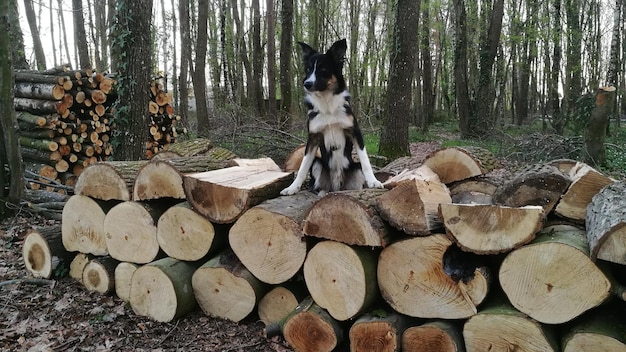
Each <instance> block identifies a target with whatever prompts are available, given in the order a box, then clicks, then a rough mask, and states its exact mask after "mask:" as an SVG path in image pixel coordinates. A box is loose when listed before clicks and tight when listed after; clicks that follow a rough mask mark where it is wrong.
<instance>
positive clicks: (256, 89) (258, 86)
mask: <svg viewBox="0 0 626 352" xmlns="http://www.w3.org/2000/svg"><path fill="white" fill-rule="evenodd" d="M238 32H239V36H240V37H241V38H242V39H241V43H240V45H241V46H242V48H243V49H245V42H244V40H243V33H242V32H241V31H239V30H238ZM251 35H252V71H251V72H250V73H251V74H252V75H251V77H252V82H251V83H252V84H251V87H250V88H251V89H250V90H249V92H248V94H249V96H248V99H250V100H251V101H252V106H253V107H254V108H255V109H256V111H257V113H258V114H259V115H261V116H264V115H265V108H264V104H263V48H262V47H261V10H260V4H259V0H252V33H251ZM244 52H245V51H244ZM247 60H248V59H247V55H246V58H243V59H242V62H243V63H244V65H245V63H246V61H247ZM248 66H249V64H248ZM248 71H249V70H248V69H246V73H248Z"/></svg>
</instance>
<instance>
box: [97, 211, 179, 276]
mask: <svg viewBox="0 0 626 352" xmlns="http://www.w3.org/2000/svg"><path fill="white" fill-rule="evenodd" d="M166 209H167V205H165V204H154V203H151V204H147V203H140V202H134V201H127V202H122V203H119V204H118V205H116V206H114V207H113V208H111V210H109V212H108V213H107V214H106V216H105V218H104V227H103V228H104V233H105V234H106V237H105V240H106V246H107V249H108V251H109V254H110V255H111V257H113V258H115V259H117V260H119V261H122V262H131V263H137V264H146V263H150V262H152V261H154V260H155V259H156V258H157V255H158V254H159V249H160V247H159V241H158V240H157V222H158V219H159V217H160V216H161V215H162V214H163V213H164V212H165V210H166Z"/></svg>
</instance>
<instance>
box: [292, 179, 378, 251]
mask: <svg viewBox="0 0 626 352" xmlns="http://www.w3.org/2000/svg"><path fill="white" fill-rule="evenodd" d="M385 192H387V190H385V189H374V188H369V189H364V190H359V191H341V192H333V193H330V194H327V195H326V196H324V197H322V198H320V199H319V200H318V201H316V202H315V203H314V204H313V205H312V206H311V208H310V209H309V212H308V213H307V215H306V217H305V219H304V222H303V231H304V233H305V234H306V235H307V236H314V237H319V238H324V239H329V240H333V241H337V242H342V243H345V244H350V245H358V246H372V247H384V246H386V245H387V244H388V243H389V235H388V232H389V229H388V227H387V225H386V224H385V223H384V221H383V220H382V219H381V218H380V216H379V215H378V211H377V210H376V198H378V197H380V196H381V195H383V194H384V193H385Z"/></svg>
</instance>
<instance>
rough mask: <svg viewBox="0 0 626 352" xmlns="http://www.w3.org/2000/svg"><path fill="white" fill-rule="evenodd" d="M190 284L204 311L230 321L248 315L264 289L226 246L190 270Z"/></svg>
mask: <svg viewBox="0 0 626 352" xmlns="http://www.w3.org/2000/svg"><path fill="white" fill-rule="evenodd" d="M192 287H193V292H194V294H195V297H196V299H197V300H198V304H199V305H200V308H202V311H203V312H204V313H205V314H206V315H208V316H213V317H219V318H224V319H228V320H231V321H234V322H238V321H240V320H242V319H244V318H245V317H247V316H248V315H250V313H252V311H253V310H254V307H255V306H256V304H257V302H258V300H259V299H261V297H263V295H264V294H265V292H266V291H267V286H266V285H265V284H263V283H262V282H261V281H260V280H259V279H257V278H256V277H254V275H252V274H251V273H250V271H249V270H248V269H246V267H245V266H243V264H241V262H240V261H239V259H238V258H237V257H236V256H235V254H234V253H233V252H232V250H230V249H227V250H225V251H224V252H222V253H220V254H218V255H216V256H215V257H213V258H212V259H210V260H209V261H207V262H206V263H204V264H202V266H200V267H199V268H198V269H197V270H196V271H195V272H194V274H193V277H192Z"/></svg>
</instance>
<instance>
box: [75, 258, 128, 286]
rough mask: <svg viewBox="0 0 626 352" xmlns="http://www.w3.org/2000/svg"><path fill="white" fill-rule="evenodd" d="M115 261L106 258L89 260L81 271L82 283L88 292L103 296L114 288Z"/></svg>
mask: <svg viewBox="0 0 626 352" xmlns="http://www.w3.org/2000/svg"><path fill="white" fill-rule="evenodd" d="M117 263H119V262H118V261H117V260H115V259H113V258H111V257H109V256H106V257H98V258H94V259H92V260H90V261H89V262H88V263H87V265H85V268H84V269H83V280H82V283H83V285H84V286H85V288H86V289H87V290H89V291H95V292H98V293H101V294H103V295H105V294H108V293H109V292H111V291H112V290H113V289H114V288H115V267H116V266H117Z"/></svg>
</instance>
